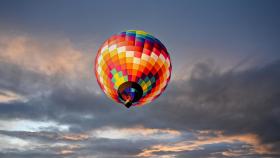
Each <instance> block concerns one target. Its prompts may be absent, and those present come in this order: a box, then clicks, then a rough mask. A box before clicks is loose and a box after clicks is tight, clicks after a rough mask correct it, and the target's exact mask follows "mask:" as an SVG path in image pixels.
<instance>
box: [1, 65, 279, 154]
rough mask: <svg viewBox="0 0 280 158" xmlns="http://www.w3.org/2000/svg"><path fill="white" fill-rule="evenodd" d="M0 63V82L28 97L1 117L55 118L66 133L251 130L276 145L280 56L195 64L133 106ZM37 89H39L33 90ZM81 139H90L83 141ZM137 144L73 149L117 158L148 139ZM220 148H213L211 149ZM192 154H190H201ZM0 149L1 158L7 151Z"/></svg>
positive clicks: (96, 143)
mask: <svg viewBox="0 0 280 158" xmlns="http://www.w3.org/2000/svg"><path fill="white" fill-rule="evenodd" d="M0 64H1V66H0V72H1V77H0V88H1V89H4V90H10V91H13V92H14V93H17V94H21V95H23V96H26V97H27V98H28V101H27V102H22V101H17V102H10V103H1V104H0V114H1V115H0V117H1V119H3V120H9V119H15V118H17V119H30V120H42V121H55V122H58V123H59V124H67V125H69V126H70V132H74V133H78V132H84V131H88V130H93V129H97V128H101V127H104V126H110V127H116V128H125V127H132V126H135V125H143V126H144V127H147V128H164V129H166V128H169V129H175V130H179V131H187V130H189V129H192V130H221V131H224V132H225V133H226V134H228V135H232V134H233V135H234V134H242V133H254V134H257V135H258V136H259V137H260V138H261V141H262V143H264V144H269V145H270V146H271V149H272V150H274V151H278V150H279V140H280V135H279V131H280V128H279V127H280V121H279V120H280V117H279V112H280V108H279V103H280V100H279V95H280V89H279V87H280V85H279V84H280V83H279V80H280V75H279V74H280V61H275V62H273V63H270V64H267V65H265V66H262V67H258V66H255V67H251V68H249V69H246V70H238V71H237V70H236V71H235V70H231V71H228V72H221V71H219V69H216V68H214V66H212V65H211V64H210V65H209V64H207V63H200V64H196V65H195V66H194V68H193V69H192V72H191V75H190V77H189V79H186V80H174V81H172V82H171V83H170V84H169V86H168V88H167V90H166V92H164V94H163V95H162V96H161V97H159V99H158V100H155V101H154V102H153V103H151V104H150V105H147V106H143V107H140V108H131V109H126V108H125V107H123V106H122V105H118V104H115V103H113V101H111V100H109V99H108V98H106V97H105V96H104V95H103V94H101V95H100V94H97V93H94V90H90V89H95V88H97V89H96V91H98V90H99V89H98V87H95V86H93V85H88V84H84V83H83V80H80V81H78V82H77V83H78V84H68V83H67V82H68V80H67V76H64V75H59V74H54V75H46V74H42V73H38V72H34V71H30V70H26V69H24V68H23V67H20V66H19V65H15V64H12V63H8V62H3V61H1V62H0ZM182 73H183V72H182ZM93 82H94V81H93ZM79 83H81V84H79ZM91 86H92V87H91ZM35 93H38V95H36V97H34V96H32V94H35ZM1 134H5V135H9V136H12V137H19V138H21V139H30V140H32V139H38V140H40V141H52V139H57V137H58V135H57V134H53V135H52V134H49V136H51V138H50V137H43V135H38V134H37V135H34V133H24V134H23V133H21V134H19V133H17V132H14V133H11V132H9V133H7V131H6V132H5V131H1ZM45 134H46V133H45ZM19 135H20V136H19ZM48 139H50V140H48ZM123 141H125V142H123ZM87 142H90V140H88V141H84V143H85V144H87ZM140 142H141V141H137V142H131V141H126V140H120V141H115V140H94V141H93V142H92V143H88V144H87V145H88V146H86V147H84V148H81V149H79V150H80V151H84V153H81V155H87V154H93V155H95V154H101V157H102V153H107V154H106V155H103V157H110V155H111V154H112V155H117V153H118V154H119V155H120V157H122V156H124V155H127V157H131V156H132V155H136V154H137V152H140V151H141V150H142V149H144V147H145V146H147V145H148V143H147V142H145V141H144V142H141V143H140ZM138 143H140V145H138ZM154 143H155V142H154ZM120 144H121V145H120ZM149 144H153V143H151V142H149ZM97 151H99V153H98V152H97ZM207 151H208V150H207ZM207 151H204V152H206V153H212V150H210V149H209V151H208V152H207ZM210 151H211V152H210ZM219 151H220V150H217V151H216V150H214V149H213V152H219ZM197 152H198V151H197ZM197 152H193V154H194V155H197V154H198V155H199V154H202V152H199V153H197ZM38 154H39V153H28V154H27V153H22V155H28V156H29V157H32V155H36V156H39V157H43V155H41V156H40V155H38ZM182 154H183V157H184V155H186V154H184V152H182V153H180V154H179V156H180V155H182ZM188 154H191V153H188ZM2 155H3V157H7V153H6V154H5V153H2ZM8 155H9V154H8ZM17 156H18V155H17V154H12V155H9V157H17ZM36 156H33V157H36ZM53 156H54V157H59V156H58V155H53ZM47 157H50V156H47ZM198 157H205V155H204V156H203V155H202V156H198Z"/></svg>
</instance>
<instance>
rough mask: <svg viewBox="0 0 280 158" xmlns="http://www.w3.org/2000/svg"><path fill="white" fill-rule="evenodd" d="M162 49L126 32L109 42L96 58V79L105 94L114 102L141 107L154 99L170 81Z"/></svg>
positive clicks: (156, 42) (143, 34) (167, 59)
mask: <svg viewBox="0 0 280 158" xmlns="http://www.w3.org/2000/svg"><path fill="white" fill-rule="evenodd" d="M171 70H172V66H171V61H170V56H169V53H168V52H167V49H166V48H165V46H164V45H163V44H162V43H161V42H160V41H159V40H158V39H157V38H155V37H154V36H152V35H150V34H148V33H146V32H144V31H140V30H128V31H125V32H121V33H119V34H115V35H113V36H111V37H110V38H108V39H107V40H106V41H105V42H104V43H103V44H102V46H101V47H100V48H99V50H98V53H97V56H96V58H95V75H96V78H97V82H98V84H99V86H100V87H101V89H102V90H103V91H104V93H105V94H106V95H107V96H108V97H109V98H111V99H113V100H114V101H116V102H118V103H122V104H124V105H125V106H126V107H127V108H129V107H130V106H140V105H144V104H146V103H149V102H151V101H153V100H154V99H156V98H157V97H158V96H160V95H161V93H162V92H163V91H164V89H165V88H166V86H167V84H168V82H169V80H170V77H171Z"/></svg>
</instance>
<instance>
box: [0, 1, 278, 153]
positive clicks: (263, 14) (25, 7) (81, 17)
mask: <svg viewBox="0 0 280 158" xmlns="http://www.w3.org/2000/svg"><path fill="white" fill-rule="evenodd" d="M279 17H280V3H279V1H276V0H275V1H274V0H266V1H265V0H263V1H259V0H234V1H233V0H212V1H207V0H195V1H179V0H174V1H165V0H158V1H155V0H154V1H153V0H141V1H134V0H129V1H128V0H127V1H124V0H119V1H113V0H111V1H109V0H102V1H91V0H82V1H75V0H58V1H56V0H49V1H43V0H25V1H20V0H0V139H1V141H0V157H1V158H2V157H3V158H25V157H26V158H27V157H28V158H118V157H119V158H126V157H127V158H133V157H135V158H136V157H149V158H158V157H159V158H173V157H176V158H181V157H182V158H185V157H188V158H213V157H215V158H224V157H230V158H232V157H242V158H274V157H275V158H276V157H280V152H279V151H280V115H279V114H280V106H279V105H280V97H279V95H280V89H279V87H280V82H279V81H280V53H279V50H280V43H279V42H280V31H279V28H280V18H279ZM130 29H139V30H144V31H146V32H149V33H151V34H152V35H154V36H155V37H157V38H158V39H160V40H161V42H162V43H163V44H164V45H165V46H166V48H167V50H168V51H169V54H170V57H171V62H172V66H173V70H172V76H171V80H170V83H169V85H168V87H167V89H166V90H165V91H164V93H163V94H162V95H161V96H160V97H159V98H158V99H156V100H155V101H153V102H152V103H149V104H147V105H144V106H142V107H132V108H130V109H127V108H125V107H124V106H123V105H120V104H117V103H115V102H113V101H112V100H110V99H109V98H107V97H106V96H105V94H104V93H103V92H102V91H101V89H100V88H99V86H98V84H97V81H96V78H95V75H94V69H93V61H94V59H95V56H96V54H97V50H98V48H99V47H100V46H101V44H102V43H103V42H104V41H105V40H106V39H107V38H108V37H110V36H111V35H113V34H115V33H118V32H121V31H125V30H130Z"/></svg>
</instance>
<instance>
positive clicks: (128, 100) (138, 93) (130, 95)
mask: <svg viewBox="0 0 280 158" xmlns="http://www.w3.org/2000/svg"><path fill="white" fill-rule="evenodd" d="M118 95H119V98H120V101H121V102H122V103H123V104H124V105H125V106H126V107H127V108H129V107H131V106H132V105H133V104H134V103H136V102H137V101H139V100H140V99H141V97H142V95H143V89H142V87H141V86H140V85H139V84H138V83H136V82H131V81H127V82H124V83H122V84H121V85H120V87H119V89H118Z"/></svg>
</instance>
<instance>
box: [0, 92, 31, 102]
mask: <svg viewBox="0 0 280 158" xmlns="http://www.w3.org/2000/svg"><path fill="white" fill-rule="evenodd" d="M14 101H23V102H25V101H27V100H26V98H24V97H23V96H21V95H19V94H16V93H13V92H11V91H7V90H0V103H9V102H14Z"/></svg>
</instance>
